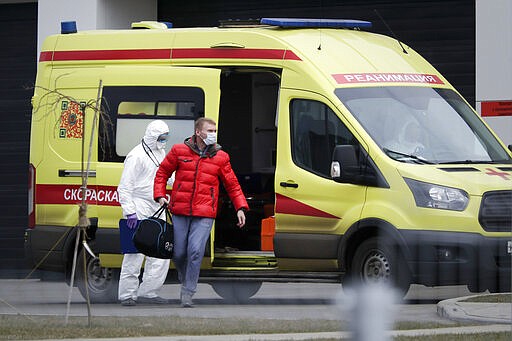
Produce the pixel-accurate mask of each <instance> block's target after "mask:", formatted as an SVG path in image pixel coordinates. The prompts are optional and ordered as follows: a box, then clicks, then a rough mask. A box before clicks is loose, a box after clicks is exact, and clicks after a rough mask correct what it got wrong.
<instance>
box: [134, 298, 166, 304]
mask: <svg viewBox="0 0 512 341" xmlns="http://www.w3.org/2000/svg"><path fill="white" fill-rule="evenodd" d="M137 302H139V303H144V304H170V303H171V300H169V299H167V298H163V297H160V296H156V297H139V298H137Z"/></svg>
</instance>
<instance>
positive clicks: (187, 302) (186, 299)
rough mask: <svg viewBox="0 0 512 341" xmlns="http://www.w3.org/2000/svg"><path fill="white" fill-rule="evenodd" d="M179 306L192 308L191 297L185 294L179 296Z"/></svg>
mask: <svg viewBox="0 0 512 341" xmlns="http://www.w3.org/2000/svg"><path fill="white" fill-rule="evenodd" d="M181 306H182V307H183V308H192V307H193V306H194V303H193V302H192V296H191V295H187V294H182V295H181Z"/></svg>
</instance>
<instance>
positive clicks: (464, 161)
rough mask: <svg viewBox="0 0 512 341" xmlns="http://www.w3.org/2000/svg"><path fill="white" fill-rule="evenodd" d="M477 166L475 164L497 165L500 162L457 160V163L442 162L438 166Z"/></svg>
mask: <svg viewBox="0 0 512 341" xmlns="http://www.w3.org/2000/svg"><path fill="white" fill-rule="evenodd" d="M465 163H468V164H477V163H483V164H497V163H501V162H497V161H491V160H457V161H443V162H439V164H440V165H462V164H465Z"/></svg>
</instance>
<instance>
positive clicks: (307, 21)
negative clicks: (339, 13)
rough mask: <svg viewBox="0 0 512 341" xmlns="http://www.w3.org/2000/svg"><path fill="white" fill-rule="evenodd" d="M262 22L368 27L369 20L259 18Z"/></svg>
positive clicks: (282, 25) (333, 26)
mask: <svg viewBox="0 0 512 341" xmlns="http://www.w3.org/2000/svg"><path fill="white" fill-rule="evenodd" d="M260 22H261V23H262V24H265V25H271V26H279V27H287V28H299V27H316V28H320V27H323V28H370V27H372V23H371V22H370V21H362V20H353V19H304V18H261V21H260Z"/></svg>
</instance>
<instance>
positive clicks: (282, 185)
mask: <svg viewBox="0 0 512 341" xmlns="http://www.w3.org/2000/svg"><path fill="white" fill-rule="evenodd" d="M279 185H280V186H281V187H291V188H298V187H299V184H296V183H292V182H285V181H281V183H280V184H279Z"/></svg>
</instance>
